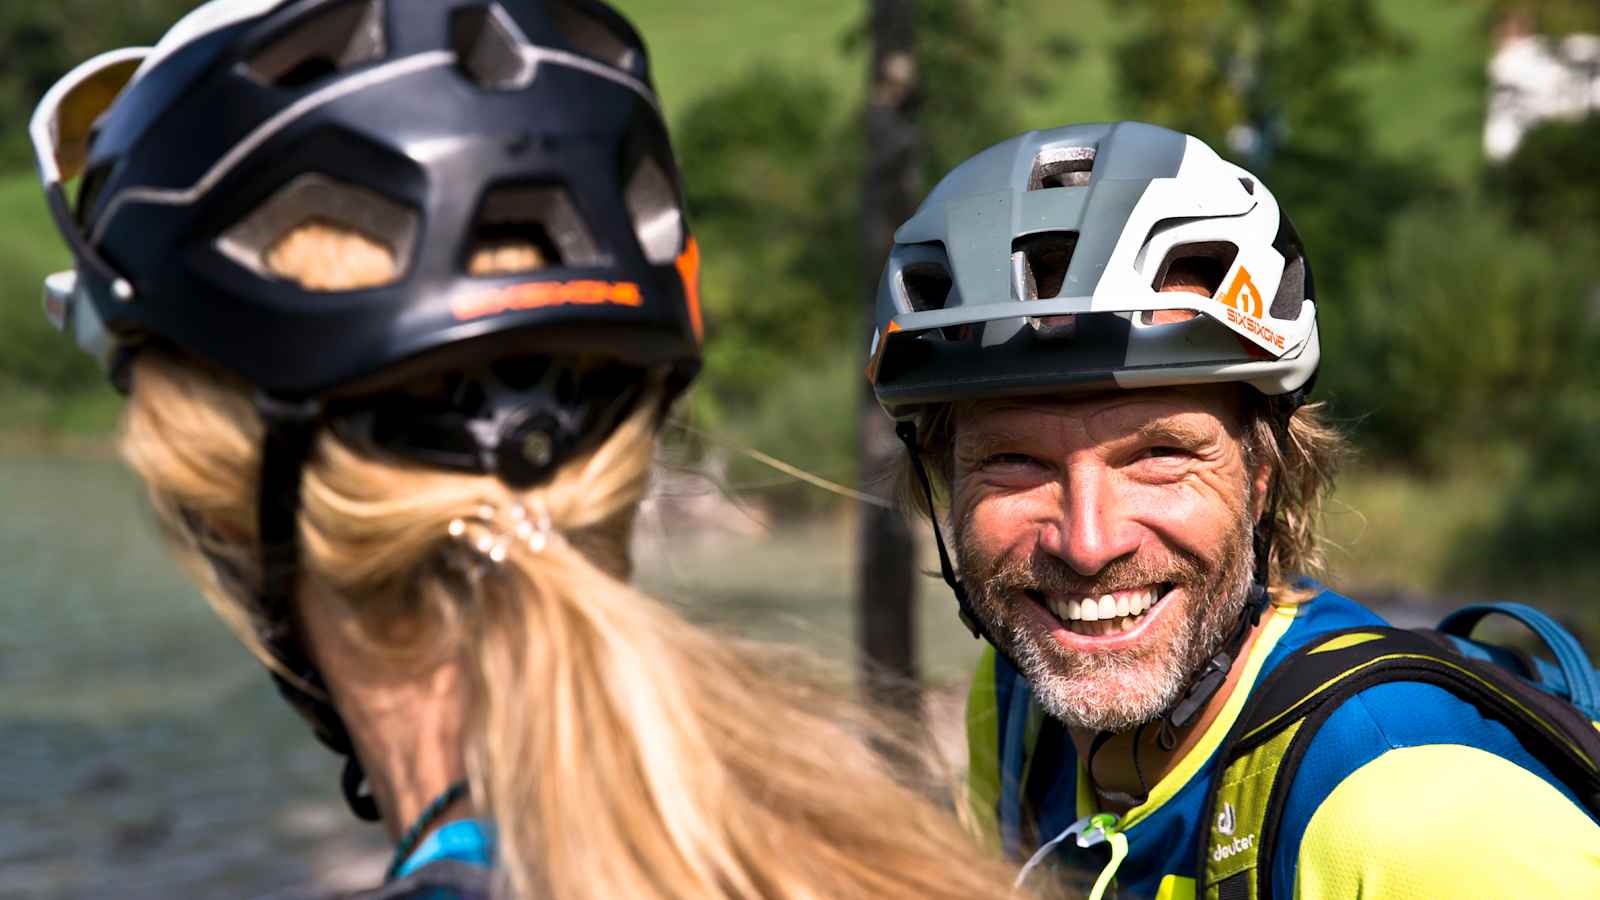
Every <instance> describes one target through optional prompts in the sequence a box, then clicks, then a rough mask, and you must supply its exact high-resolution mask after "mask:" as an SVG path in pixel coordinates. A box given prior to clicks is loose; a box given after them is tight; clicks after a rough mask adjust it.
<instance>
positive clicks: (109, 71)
mask: <svg viewBox="0 0 1600 900" xmlns="http://www.w3.org/2000/svg"><path fill="white" fill-rule="evenodd" d="M149 53H150V51H149V49H148V48H145V47H130V48H127V49H123V50H113V51H111V52H109V53H102V54H100V55H99V56H96V57H95V58H93V59H91V60H89V61H88V62H86V63H83V64H82V65H80V66H78V67H77V68H75V69H73V70H72V71H71V72H68V73H67V74H66V75H65V76H64V77H63V78H62V79H61V80H60V81H58V82H56V83H55V85H54V86H52V87H51V88H50V90H48V91H46V92H45V95H44V99H42V100H40V101H39V106H38V107H37V108H36V109H35V110H34V111H33V119H32V120H31V121H30V122H29V123H28V136H29V137H30V138H31V139H32V141H33V153H34V163H35V165H36V166H37V168H38V171H39V181H40V183H41V184H42V185H43V186H44V193H45V202H46V205H48V206H49V208H50V217H51V218H52V219H54V220H55V223H56V230H57V231H59V232H61V237H62V238H63V239H64V240H65V241H66V242H67V247H68V248H69V249H70V250H71V251H72V256H73V258H74V260H76V261H77V262H78V264H79V265H84V264H87V265H89V266H91V267H93V268H94V269H96V270H98V274H100V275H101V276H102V277H104V278H105V279H106V280H107V281H110V282H112V283H113V284H116V285H119V286H120V289H121V290H124V291H125V290H126V287H125V285H126V282H124V281H123V279H122V278H121V277H120V276H119V275H118V274H117V273H116V271H115V270H114V269H112V268H111V267H110V266H109V265H107V264H106V263H105V261H104V260H102V259H101V258H100V255H99V254H97V253H95V252H94V249H93V248H92V247H90V245H89V242H88V240H87V239H86V238H85V237H84V234H83V231H82V229H80V228H79V226H78V220H77V219H76V217H74V216H73V215H72V203H71V201H70V200H69V199H68V197H67V189H66V184H67V183H68V182H70V181H73V180H74V179H76V178H78V177H79V176H80V175H82V174H83V169H84V165H85V163H86V162H87V161H88V157H89V135H90V133H91V132H92V131H93V130H94V124H95V122H96V121H98V120H99V118H100V116H101V115H102V114H103V113H104V112H105V111H106V110H107V109H110V108H111V104H112V102H113V101H115V100H116V99H117V97H118V95H120V94H121V93H122V91H123V89H124V88H126V87H127V86H128V82H130V81H131V80H132V79H133V76H134V73H136V72H137V71H138V69H139V65H140V63H142V62H143V61H144V59H145V57H146V56H147V55H149ZM76 282H77V278H76V276H75V275H74V273H69V272H64V273H57V274H55V275H53V276H51V277H50V278H49V279H48V280H47V281H46V282H45V315H46V316H48V317H49V319H50V321H51V322H52V323H53V324H55V325H56V327H58V328H63V329H66V328H67V325H68V323H69V322H70V321H71V319H72V305H73V303H74V302H75V301H76V298H77V296H78V291H77V283H76Z"/></svg>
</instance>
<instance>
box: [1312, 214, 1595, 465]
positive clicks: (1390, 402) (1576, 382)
mask: <svg viewBox="0 0 1600 900" xmlns="http://www.w3.org/2000/svg"><path fill="white" fill-rule="evenodd" d="M1586 282H1587V279H1586V278H1585V277H1584V275H1583V273H1582V271H1581V269H1580V268H1578V267H1575V266H1573V265H1570V264H1568V263H1567V261H1566V260H1564V259H1563V255H1562V254H1561V253H1559V252H1558V251H1557V250H1555V249H1554V247H1553V246H1552V245H1551V244H1550V243H1548V242H1546V241H1544V240H1541V239H1540V238H1539V237H1538V236H1537V235H1535V234H1532V233H1529V232H1527V231H1525V230H1519V229H1518V228H1516V227H1515V226H1514V225H1513V224H1512V222H1511V221H1510V219H1509V216H1508V215H1507V214H1506V212H1505V211H1504V210H1503V209H1501V208H1500V207H1499V206H1498V205H1496V204H1493V203H1490V202H1488V201H1486V200H1483V199H1474V198H1471V197H1468V198H1452V199H1448V200H1441V201H1434V202H1428V203H1423V204H1419V205H1417V206H1416V207H1415V208H1413V209H1411V210H1409V211H1407V212H1406V213H1405V214H1404V215H1403V216H1401V217H1399V218H1398V219H1397V220H1396V221H1395V222H1394V225H1393V228H1392V231H1391V239H1390V241H1389V242H1388V245H1387V246H1386V247H1385V248H1384V250H1383V253H1382V254H1381V255H1380V256H1378V257H1376V258H1374V259H1372V260H1370V261H1368V262H1367V263H1366V264H1364V265H1363V266H1362V267H1361V269H1360V271H1359V273H1358V276H1357V284H1358V289H1357V290H1356V291H1355V292H1354V293H1353V294H1352V295H1351V297H1350V298H1349V302H1348V304H1347V305H1346V307H1345V308H1346V310H1347V315H1346V316H1345V319H1346V321H1347V322H1350V323H1351V324H1350V325H1349V326H1348V327H1350V329H1351V331H1352V334H1351V335H1350V338H1349V343H1350V344H1351V345H1352V346H1357V347H1359V348H1361V356H1360V357H1358V358H1359V359H1361V360H1362V365H1360V366H1359V367H1358V366H1344V367H1342V368H1346V369H1349V370H1351V375H1350V377H1351V378H1353V379H1361V380H1362V382H1364V383H1360V388H1361V390H1360V393H1361V395H1362V396H1363V397H1366V398H1369V399H1370V402H1371V404H1372V405H1371V406H1370V407H1369V409H1368V419H1367V422H1366V429H1367V433H1368V437H1369V439H1371V440H1373V441H1375V442H1377V445H1378V446H1379V447H1381V448H1383V449H1387V450H1389V451H1390V452H1391V453H1395V454H1397V455H1402V456H1405V457H1406V458H1408V459H1410V460H1412V461H1414V462H1421V463H1425V464H1428V465H1429V466H1432V467H1444V466H1448V465H1451V464H1459V463H1460V462H1461V461H1462V460H1463V458H1464V457H1465V456H1466V455H1468V454H1470V453H1472V452H1479V451H1482V450H1483V449H1484V448H1485V447H1487V446H1491V445H1492V444H1494V443H1495V442H1507V441H1509V442H1510V443H1511V444H1513V445H1515V446H1517V447H1519V448H1528V447H1540V446H1543V445H1545V444H1546V443H1548V441H1549V440H1550V439H1551V438H1552V436H1553V435H1555V434H1556V433H1558V432H1562V433H1564V432H1566V431H1569V430H1570V429H1568V428H1567V425H1568V423H1565V422H1563V421H1561V417H1560V416H1559V415H1557V409H1558V406H1557V404H1556V403H1555V401H1556V400H1557V398H1561V397H1564V396H1567V395H1569V394H1575V393H1582V392H1584V391H1586V390H1589V389H1591V388H1593V387H1594V386H1595V385H1596V382H1595V379H1594V374H1595V370H1594V363H1593V361H1592V359H1591V354H1592V353H1593V351H1594V350H1595V349H1596V347H1597V345H1600V341H1597V340H1596V332H1597V323H1596V317H1595V316H1594V314H1593V313H1592V312H1591V310H1590V309H1588V307H1589V306H1590V291H1589V290H1588V288H1587V287H1586ZM1358 383H1359V382H1358ZM1573 409H1576V407H1574V408H1573Z"/></svg>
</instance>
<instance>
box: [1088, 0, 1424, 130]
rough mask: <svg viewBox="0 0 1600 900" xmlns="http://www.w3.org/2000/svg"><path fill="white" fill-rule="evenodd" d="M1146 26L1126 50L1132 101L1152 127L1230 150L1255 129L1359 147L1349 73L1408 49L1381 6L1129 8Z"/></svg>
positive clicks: (1346, 2) (1313, 0) (1228, 3)
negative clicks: (1231, 142)
mask: <svg viewBox="0 0 1600 900" xmlns="http://www.w3.org/2000/svg"><path fill="white" fill-rule="evenodd" d="M1114 6H1115V8H1116V9H1117V11H1118V12H1119V13H1123V14H1126V13H1127V12H1128V11H1132V12H1133V13H1134V15H1135V16H1136V17H1137V18H1136V19H1135V24H1134V26H1133V27H1132V28H1130V29H1129V31H1128V33H1127V35H1126V36H1125V37H1124V38H1123V39H1122V40H1121V42H1120V43H1119V45H1118V46H1117V49H1116V61H1117V70H1118V74H1119V75H1120V87H1121V93H1122V95H1123V97H1124V98H1125V100H1126V101H1127V102H1128V104H1129V106H1130V107H1131V108H1133V109H1134V110H1136V111H1137V114H1138V116H1139V117H1141V118H1145V119H1148V120H1150V121H1153V122H1158V123H1160V124H1163V125H1167V126H1169V127H1172V128H1176V129H1179V130H1181V131H1187V132H1189V133H1191V134H1194V135H1196V136H1198V137H1200V138H1201V139H1203V140H1205V141H1206V142H1207V143H1210V144H1212V145H1213V146H1217V147H1222V146H1225V145H1226V140H1227V139H1228V138H1229V137H1230V136H1240V135H1241V131H1240V129H1241V128H1252V129H1255V130H1256V132H1257V134H1256V135H1255V138H1254V139H1255V140H1256V141H1257V144H1256V147H1257V149H1256V150H1255V151H1253V152H1252V155H1254V156H1256V157H1257V159H1265V158H1267V157H1268V156H1270V151H1271V149H1272V148H1273V147H1274V146H1275V145H1276V144H1277V143H1278V142H1279V141H1288V142H1292V143H1294V144H1299V145H1311V146H1316V145H1319V144H1325V143H1330V142H1336V143H1340V144H1342V145H1344V146H1347V147H1348V146H1349V144H1350V143H1351V141H1352V139H1353V138H1354V139H1358V140H1359V139H1360V137H1361V136H1362V132H1364V131H1365V126H1366V123H1365V121H1363V119H1362V117H1361V115H1360V112H1361V108H1360V104H1359V103H1358V102H1356V94H1355V91H1354V88H1353V87H1352V85H1351V84H1350V79H1349V72H1350V70H1351V68H1352V66H1353V65H1354V64H1356V63H1359V62H1362V61H1365V60H1368V59H1370V58H1372V57H1373V56H1375V55H1384V54H1392V53H1396V52H1400V51H1402V50H1403V49H1404V48H1405V43H1404V42H1403V41H1402V40H1401V39H1400V37H1399V35H1398V34H1397V33H1396V32H1394V31H1393V30H1392V29H1391V28H1389V27H1388V26H1387V25H1386V24H1385V23H1384V21H1383V19H1382V17H1381V16H1379V14H1378V11H1377V5H1376V2H1375V0H1320V2H1319V0H1255V2H1250V3H1246V2H1243V0H1200V2H1193V3H1184V4H1172V3H1166V2H1162V0H1132V2H1127V0H1119V2H1117V3H1116V4H1114Z"/></svg>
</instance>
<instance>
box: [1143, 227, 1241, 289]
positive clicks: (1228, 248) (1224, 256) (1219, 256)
mask: <svg viewBox="0 0 1600 900" xmlns="http://www.w3.org/2000/svg"><path fill="white" fill-rule="evenodd" d="M1238 255H1239V248H1238V246H1237V245H1235V244H1234V243H1232V242H1230V241H1206V242H1203V243H1196V244H1179V245H1178V246H1176V247H1173V248H1172V249H1171V250H1168V251H1167V258H1166V259H1164V260H1162V262H1161V268H1159V269H1157V270H1156V277H1155V279H1154V280H1153V281H1151V283H1150V287H1151V288H1153V289H1154V290H1157V291H1167V290H1172V289H1174V288H1195V289H1199V288H1204V289H1205V291H1206V293H1208V294H1210V295H1211V296H1213V297H1215V296H1216V294H1217V291H1219V290H1221V288H1222V279H1223V278H1225V277H1226V276H1227V274H1228V270H1229V269H1231V268H1233V260H1234V258H1235V257H1237V256H1238Z"/></svg>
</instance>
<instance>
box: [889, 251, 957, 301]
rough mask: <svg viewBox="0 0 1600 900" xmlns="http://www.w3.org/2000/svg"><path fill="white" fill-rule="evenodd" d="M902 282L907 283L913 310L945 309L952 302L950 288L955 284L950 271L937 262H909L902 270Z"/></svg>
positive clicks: (908, 295) (907, 292)
mask: <svg viewBox="0 0 1600 900" xmlns="http://www.w3.org/2000/svg"><path fill="white" fill-rule="evenodd" d="M900 283H901V284H903V285H905V289H906V298H907V299H909V300H910V301H911V309H912V311H913V312H925V311H927V310H930V309H944V307H945V304H946V303H949V302H950V289H951V287H953V286H954V285H955V281H954V280H953V279H952V278H951V277H950V273H949V272H948V271H947V270H946V269H945V267H944V266H941V265H939V264H938V263H936V262H914V263H909V264H907V265H906V267H905V268H903V269H901V270H900Z"/></svg>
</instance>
